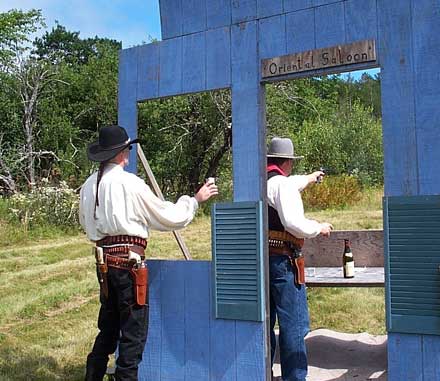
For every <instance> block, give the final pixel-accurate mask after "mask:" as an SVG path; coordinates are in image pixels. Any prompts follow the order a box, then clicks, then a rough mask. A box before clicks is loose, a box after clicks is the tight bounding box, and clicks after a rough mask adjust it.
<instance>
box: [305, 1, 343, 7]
mask: <svg viewBox="0 0 440 381" xmlns="http://www.w3.org/2000/svg"><path fill="white" fill-rule="evenodd" d="M342 1H343V0H312V2H313V6H314V7H319V6H321V5H326V4H333V3H338V2H342Z"/></svg>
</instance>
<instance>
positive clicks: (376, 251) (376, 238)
mask: <svg viewBox="0 0 440 381" xmlns="http://www.w3.org/2000/svg"><path fill="white" fill-rule="evenodd" d="M345 238H347V239H349V240H350V242H351V249H352V251H353V257H354V265H355V266H356V267H358V266H359V267H364V266H366V267H383V264H384V254H383V253H384V251H383V231H382V230H358V231H355V230H339V231H333V232H332V233H331V235H330V237H329V238H325V237H319V236H318V237H316V238H313V239H306V241H305V244H304V247H303V253H304V255H305V259H306V266H307V267H340V266H342V254H343V252H344V239H345Z"/></svg>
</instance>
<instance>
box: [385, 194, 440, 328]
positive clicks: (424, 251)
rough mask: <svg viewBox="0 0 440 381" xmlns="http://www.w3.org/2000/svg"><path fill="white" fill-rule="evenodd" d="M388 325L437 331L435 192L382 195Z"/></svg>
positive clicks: (439, 259)
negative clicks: (400, 195) (429, 193)
mask: <svg viewBox="0 0 440 381" xmlns="http://www.w3.org/2000/svg"><path fill="white" fill-rule="evenodd" d="M384 231H385V250H386V271H387V273H388V277H387V278H388V279H387V325H388V331H390V332H401V333H417V334H436V335H438V334H440V271H439V270H440V267H439V266H440V196H410V197H387V198H385V199H384Z"/></svg>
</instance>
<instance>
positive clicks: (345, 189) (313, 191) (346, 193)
mask: <svg viewBox="0 0 440 381" xmlns="http://www.w3.org/2000/svg"><path fill="white" fill-rule="evenodd" d="M361 197H362V188H361V185H360V183H359V180H358V179H357V178H356V177H354V176H347V175H339V176H328V177H326V178H325V180H324V181H323V182H322V183H320V184H315V185H314V186H309V187H307V188H306V189H305V190H304V192H303V194H302V199H303V202H304V206H305V207H306V208H308V209H330V208H332V209H335V208H345V207H347V206H352V205H354V204H355V203H357V202H359V200H360V199H361Z"/></svg>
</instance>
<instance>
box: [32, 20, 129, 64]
mask: <svg viewBox="0 0 440 381" xmlns="http://www.w3.org/2000/svg"><path fill="white" fill-rule="evenodd" d="M33 45H34V50H33V54H35V55H36V56H37V57H40V58H45V59H51V60H53V61H62V62H64V63H66V64H70V65H85V64H87V63H88V62H89V60H90V59H91V58H93V57H95V58H96V57H99V56H100V54H101V53H102V45H106V46H107V47H108V48H110V49H114V50H116V51H117V50H119V49H121V48H122V44H121V43H120V42H118V41H116V40H110V39H108V38H99V37H98V36H96V37H94V38H86V39H82V38H80V32H78V31H77V32H71V31H68V30H67V29H66V28H65V27H64V26H62V25H60V24H59V23H58V22H57V23H56V26H55V27H53V28H52V30H51V31H50V32H45V33H44V35H43V37H41V38H36V39H35V40H34V43H33Z"/></svg>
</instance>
